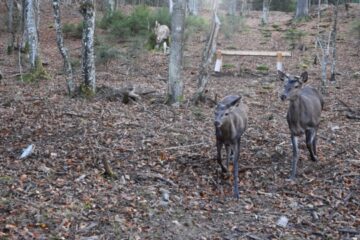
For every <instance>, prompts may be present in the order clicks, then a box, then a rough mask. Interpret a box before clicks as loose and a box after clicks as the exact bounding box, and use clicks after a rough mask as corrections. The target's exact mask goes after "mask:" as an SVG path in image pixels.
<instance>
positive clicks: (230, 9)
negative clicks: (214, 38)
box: [228, 0, 237, 16]
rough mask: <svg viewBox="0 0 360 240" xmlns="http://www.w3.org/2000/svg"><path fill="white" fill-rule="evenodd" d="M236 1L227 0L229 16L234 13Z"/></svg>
mask: <svg viewBox="0 0 360 240" xmlns="http://www.w3.org/2000/svg"><path fill="white" fill-rule="evenodd" d="M236 1H237V0H228V14H229V15H230V16H235V15H236V8H237V4H236Z"/></svg>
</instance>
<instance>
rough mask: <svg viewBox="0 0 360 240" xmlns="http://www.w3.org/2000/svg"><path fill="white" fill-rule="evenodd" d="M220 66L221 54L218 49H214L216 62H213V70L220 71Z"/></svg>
mask: <svg viewBox="0 0 360 240" xmlns="http://www.w3.org/2000/svg"><path fill="white" fill-rule="evenodd" d="M221 67H222V54H221V51H220V50H217V51H216V62H215V72H220V71H221Z"/></svg>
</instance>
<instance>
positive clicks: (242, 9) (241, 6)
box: [240, 0, 248, 16]
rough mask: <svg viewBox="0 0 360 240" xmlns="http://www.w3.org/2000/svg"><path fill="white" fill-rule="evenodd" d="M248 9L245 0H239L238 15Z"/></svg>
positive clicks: (242, 14)
mask: <svg viewBox="0 0 360 240" xmlns="http://www.w3.org/2000/svg"><path fill="white" fill-rule="evenodd" d="M247 11H248V6H247V0H241V2H240V15H241V16H245V15H246V14H247Z"/></svg>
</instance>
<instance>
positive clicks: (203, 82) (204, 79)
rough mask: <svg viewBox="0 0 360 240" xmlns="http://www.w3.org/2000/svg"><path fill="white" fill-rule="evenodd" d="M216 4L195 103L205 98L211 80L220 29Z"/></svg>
mask: <svg viewBox="0 0 360 240" xmlns="http://www.w3.org/2000/svg"><path fill="white" fill-rule="evenodd" d="M214 4H215V6H214V8H213V19H212V24H211V30H210V33H209V36H208V41H207V44H206V46H205V49H204V51H203V56H202V61H201V65H200V72H199V76H198V82H197V85H198V86H197V90H196V93H195V94H194V96H193V99H192V101H193V102H194V103H195V104H197V103H198V102H199V101H202V100H204V92H205V89H206V86H207V83H208V81H209V65H210V63H211V60H212V58H213V56H214V54H215V51H216V44H217V37H218V33H219V29H220V20H219V18H218V16H217V3H216V2H215V3H214Z"/></svg>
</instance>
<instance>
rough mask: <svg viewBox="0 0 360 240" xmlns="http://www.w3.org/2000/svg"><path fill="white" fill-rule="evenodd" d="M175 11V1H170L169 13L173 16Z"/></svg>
mask: <svg viewBox="0 0 360 240" xmlns="http://www.w3.org/2000/svg"><path fill="white" fill-rule="evenodd" d="M173 9H174V1H173V0H169V13H170V14H172V12H173Z"/></svg>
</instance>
